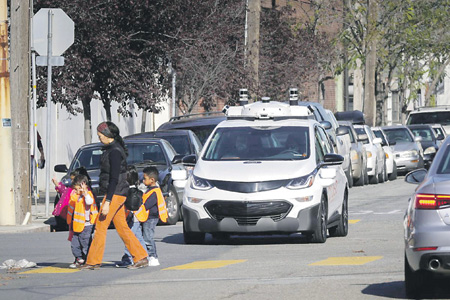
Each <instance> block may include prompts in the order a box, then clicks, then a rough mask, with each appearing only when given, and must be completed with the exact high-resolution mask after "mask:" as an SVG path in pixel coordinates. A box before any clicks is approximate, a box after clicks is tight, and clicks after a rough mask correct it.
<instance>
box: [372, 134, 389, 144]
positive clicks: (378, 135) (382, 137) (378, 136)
mask: <svg viewBox="0 0 450 300" xmlns="http://www.w3.org/2000/svg"><path fill="white" fill-rule="evenodd" d="M372 132H373V134H374V135H375V137H377V138H380V139H381V140H382V141H383V145H387V144H388V142H387V141H386V139H385V138H384V134H383V133H382V132H381V130H372Z"/></svg>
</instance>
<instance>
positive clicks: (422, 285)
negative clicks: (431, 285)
mask: <svg viewBox="0 0 450 300" xmlns="http://www.w3.org/2000/svg"><path fill="white" fill-rule="evenodd" d="M427 277H428V276H427V274H426V271H425V270H418V271H415V272H414V271H413V270H412V269H411V267H410V266H409V262H408V258H407V257H406V254H405V291H406V297H407V298H408V299H418V298H420V297H421V295H422V293H423V292H424V291H425V290H426V287H427V286H428V284H427V281H428V278H427Z"/></svg>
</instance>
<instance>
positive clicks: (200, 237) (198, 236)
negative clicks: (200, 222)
mask: <svg viewBox="0 0 450 300" xmlns="http://www.w3.org/2000/svg"><path fill="white" fill-rule="evenodd" d="M183 238H184V243H185V244H188V245H194V244H203V243H204V242H205V233H204V232H190V231H187V230H186V228H184V224H183Z"/></svg>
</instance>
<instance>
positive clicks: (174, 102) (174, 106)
mask: <svg viewBox="0 0 450 300" xmlns="http://www.w3.org/2000/svg"><path fill="white" fill-rule="evenodd" d="M176 83H177V72H175V70H174V69H172V117H176V115H177V96H176V92H177V88H176Z"/></svg>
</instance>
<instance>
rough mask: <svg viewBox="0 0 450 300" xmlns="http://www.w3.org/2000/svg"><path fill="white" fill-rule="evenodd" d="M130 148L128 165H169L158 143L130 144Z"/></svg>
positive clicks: (128, 146)
mask: <svg viewBox="0 0 450 300" xmlns="http://www.w3.org/2000/svg"><path fill="white" fill-rule="evenodd" d="M127 148H128V157H127V163H128V164H130V165H131V164H139V163H144V162H145V163H150V164H164V165H165V164H167V161H166V157H165V156H164V152H163V149H162V148H161V146H160V145H159V144H157V143H142V144H141V143H129V144H127Z"/></svg>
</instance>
